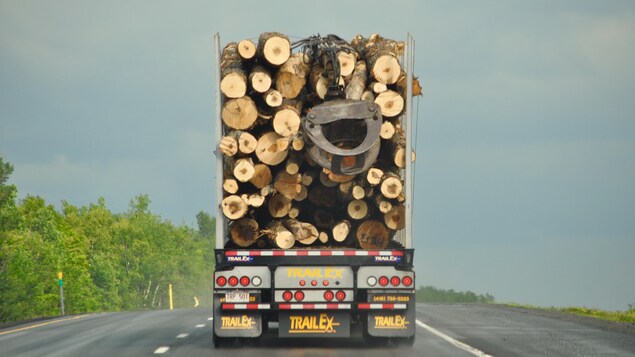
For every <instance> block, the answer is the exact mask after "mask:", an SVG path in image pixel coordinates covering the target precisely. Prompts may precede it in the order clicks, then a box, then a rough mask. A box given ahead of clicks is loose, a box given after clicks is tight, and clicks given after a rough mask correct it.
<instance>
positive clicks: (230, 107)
mask: <svg viewBox="0 0 635 357" xmlns="http://www.w3.org/2000/svg"><path fill="white" fill-rule="evenodd" d="M221 117H222V118H223V123H225V125H227V126H228V127H230V128H232V129H238V130H244V129H249V128H250V127H251V126H252V125H253V124H254V123H255V122H256V119H257V118H258V110H257V109H256V104H255V103H254V101H253V100H251V98H249V97H247V96H245V97H241V98H236V99H230V100H228V101H226V102H225V104H224V105H223V110H222V112H221Z"/></svg>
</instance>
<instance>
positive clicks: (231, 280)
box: [229, 276, 238, 286]
mask: <svg viewBox="0 0 635 357" xmlns="http://www.w3.org/2000/svg"><path fill="white" fill-rule="evenodd" d="M229 285H231V286H236V285H238V278H237V277H235V276H230V277H229Z"/></svg>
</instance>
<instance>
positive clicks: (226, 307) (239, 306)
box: [221, 304, 271, 310]
mask: <svg viewBox="0 0 635 357" xmlns="http://www.w3.org/2000/svg"><path fill="white" fill-rule="evenodd" d="M221 309H222V310H269V309H271V304H221Z"/></svg>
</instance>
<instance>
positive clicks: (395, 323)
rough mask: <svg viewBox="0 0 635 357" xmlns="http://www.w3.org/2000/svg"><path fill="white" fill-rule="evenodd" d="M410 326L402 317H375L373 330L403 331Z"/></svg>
mask: <svg viewBox="0 0 635 357" xmlns="http://www.w3.org/2000/svg"><path fill="white" fill-rule="evenodd" d="M408 325H410V322H408V321H407V320H406V318H405V317H404V316H401V315H395V316H375V328H378V329H382V328H383V329H399V330H405V329H407V328H408Z"/></svg>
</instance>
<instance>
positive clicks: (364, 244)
mask: <svg viewBox="0 0 635 357" xmlns="http://www.w3.org/2000/svg"><path fill="white" fill-rule="evenodd" d="M356 236H357V242H358V243H359V246H360V247H361V248H362V249H384V248H386V247H387V246H388V241H389V237H388V229H387V228H386V226H385V225H384V224H383V223H381V222H379V221H375V220H368V221H364V222H363V223H362V224H360V225H359V227H357V232H356Z"/></svg>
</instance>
